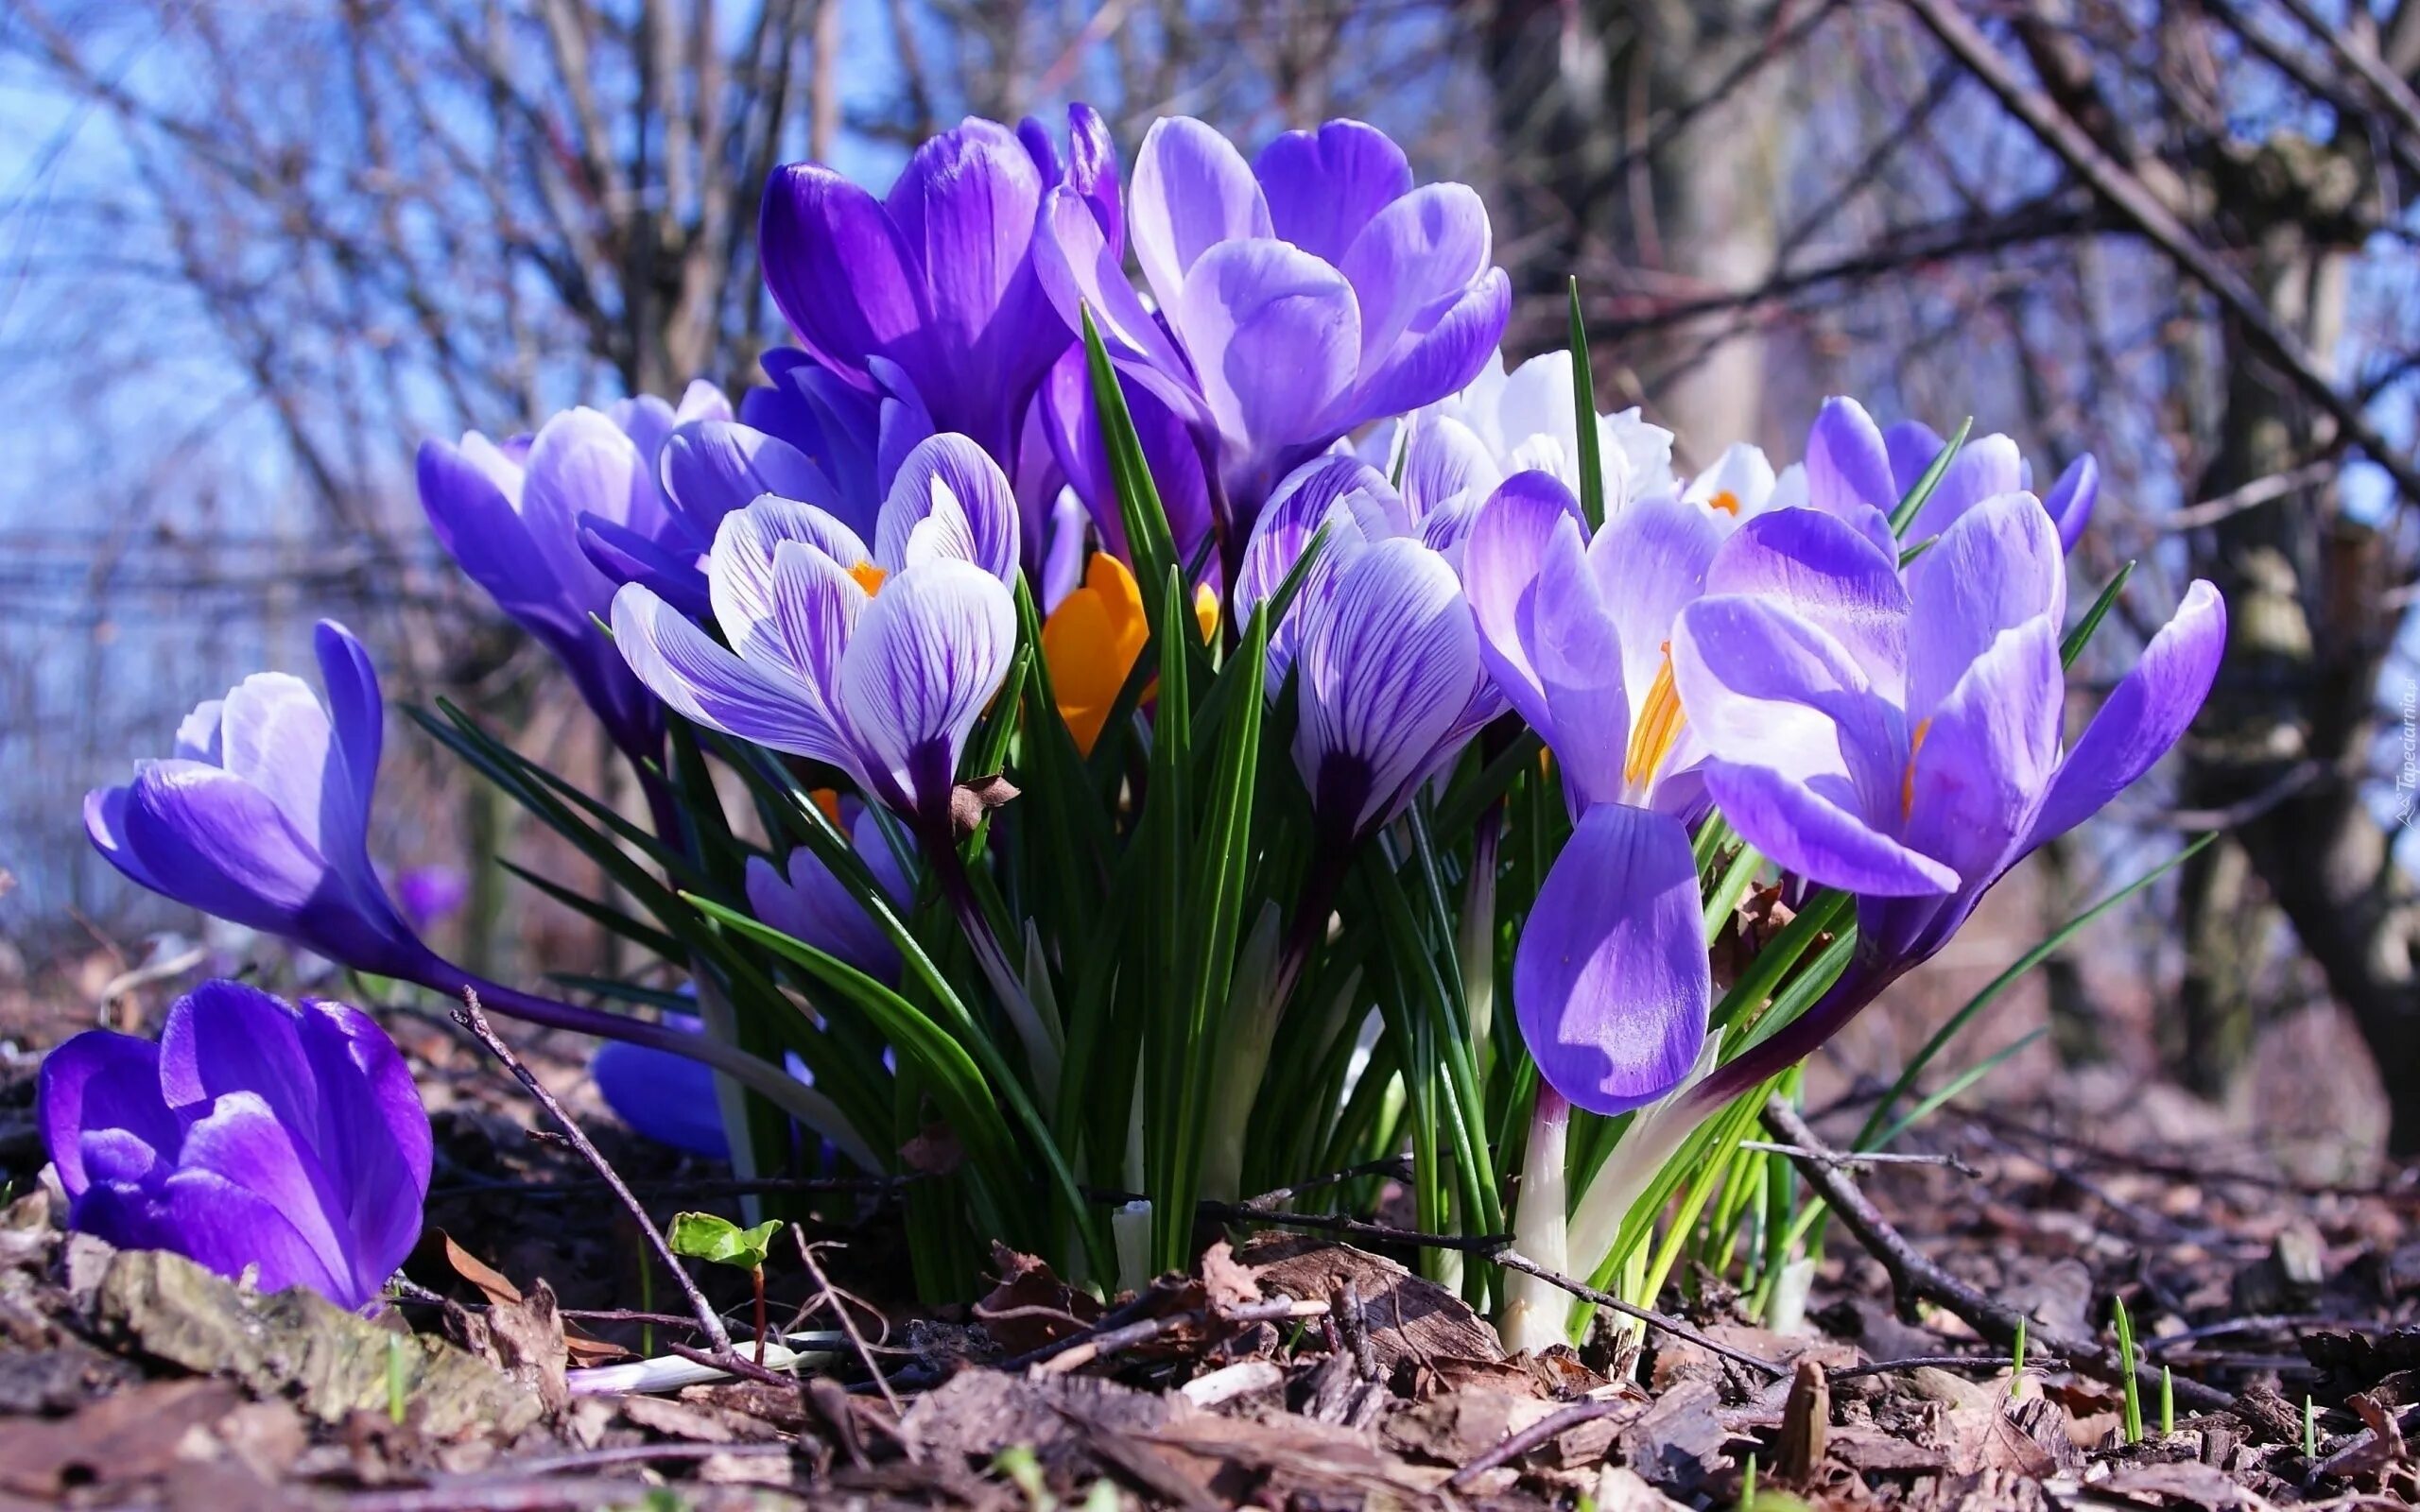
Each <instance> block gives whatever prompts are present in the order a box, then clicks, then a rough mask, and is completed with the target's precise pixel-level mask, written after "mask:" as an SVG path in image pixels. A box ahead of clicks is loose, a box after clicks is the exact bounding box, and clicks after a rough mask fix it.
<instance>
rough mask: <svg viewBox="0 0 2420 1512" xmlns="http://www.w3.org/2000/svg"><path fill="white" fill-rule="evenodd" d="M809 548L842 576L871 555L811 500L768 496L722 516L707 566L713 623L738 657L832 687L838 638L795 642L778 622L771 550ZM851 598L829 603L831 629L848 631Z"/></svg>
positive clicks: (859, 593) (860, 592) (860, 591)
mask: <svg viewBox="0 0 2420 1512" xmlns="http://www.w3.org/2000/svg"><path fill="white" fill-rule="evenodd" d="M786 543H787V544H791V545H801V546H811V547H813V548H814V550H815V552H816V554H817V555H818V556H820V557H821V558H824V559H825V560H827V561H829V562H830V563H831V564H832V565H833V568H834V570H835V571H838V572H839V573H842V574H843V575H845V574H847V573H849V572H851V571H853V570H855V569H858V568H861V567H863V566H864V565H865V564H866V563H867V561H868V560H869V558H868V557H867V554H866V548H865V545H864V543H863V542H862V541H858V540H857V538H856V535H855V534H854V533H852V532H851V531H850V530H849V528H848V527H847V526H846V525H843V524H841V523H840V522H839V521H838V520H837V519H834V518H833V517H832V516H831V515H829V514H826V513H825V512H824V511H822V510H821V509H819V508H817V507H814V506H813V505H811V504H799V503H796V502H795V501H792V500H788V499H777V498H774V497H773V496H771V495H770V494H768V495H767V496H765V497H764V498H762V499H759V500H757V501H756V502H755V503H754V504H752V505H750V506H749V507H747V508H745V509H742V510H740V511H738V512H737V513H735V514H731V515H727V516H725V517H724V519H723V523H722V528H721V529H720V530H719V531H717V533H716V536H715V550H714V558H713V562H712V564H711V566H710V568H709V570H708V578H709V582H710V588H709V596H710V597H711V598H712V600H713V603H714V611H715V622H716V623H717V625H719V626H721V627H722V634H723V639H724V640H725V641H727V642H729V643H730V644H731V647H732V649H733V650H735V651H736V652H737V653H738V654H739V656H740V659H741V660H742V661H760V660H761V661H767V662H771V663H773V664H775V665H778V666H785V667H787V668H788V669H789V670H790V671H791V673H792V674H793V675H795V676H798V677H801V678H804V679H806V681H807V682H809V683H810V684H812V685H813V686H815V687H817V688H828V687H830V686H831V668H832V665H833V664H834V661H835V659H837V658H838V655H839V644H838V642H837V641H829V640H822V639H818V640H813V641H807V642H796V641H792V640H791V639H789V637H788V636H787V634H786V632H785V628H784V626H783V623H782V607H781V604H780V602H779V600H780V592H779V589H778V587H777V585H776V584H775V581H774V573H773V562H774V558H775V555H776V554H777V553H778V552H779V551H780V549H781V547H782V546H783V545H784V544H786ZM852 587H853V588H855V590H856V596H855V598H854V599H851V598H850V597H849V596H848V595H845V594H844V595H842V602H840V603H838V604H833V605H827V606H825V608H826V609H827V610H828V611H829V613H828V615H827V616H826V619H827V622H828V623H829V624H830V625H831V626H832V627H833V630H834V633H843V634H844V633H845V632H846V629H847V627H849V626H851V625H854V624H856V607H857V605H858V604H860V603H861V602H862V601H863V599H864V597H865V592H866V591H865V589H864V588H863V587H858V586H856V583H855V581H854V579H853V580H852Z"/></svg>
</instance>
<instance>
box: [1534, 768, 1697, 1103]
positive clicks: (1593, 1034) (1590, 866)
mask: <svg viewBox="0 0 2420 1512" xmlns="http://www.w3.org/2000/svg"><path fill="white" fill-rule="evenodd" d="M1702 931H1703V924H1702V923H1701V920H1700V909H1699V903H1698V873H1697V866H1696V863H1695V862H1694V861H1692V860H1691V859H1690V855H1689V836H1688V832H1687V831H1685V830H1684V829H1682V828H1681V826H1680V824H1679V823H1678V822H1677V821H1676V820H1673V819H1670V818H1668V817H1666V816H1662V815H1657V814H1651V813H1649V812H1648V811H1646V810H1644V809H1634V808H1629V807H1626V806H1623V805H1621V804H1614V803H1607V804H1599V805H1598V806H1597V807H1595V808H1592V809H1590V810H1589V811H1588V812H1587V813H1586V814H1584V815H1582V816H1581V819H1580V823H1579V825H1578V827H1577V828H1575V829H1574V830H1573V831H1572V832H1571V838H1570V839H1569V840H1568V841H1566V842H1565V843H1564V848H1563V853H1562V854H1560V855H1559V856H1557V857H1556V858H1555V862H1554V866H1553V868H1552V869H1551V870H1549V871H1548V872H1547V879H1546V882H1545V884H1544V885H1542V886H1541V887H1540V888H1539V889H1538V901H1537V904H1536V906H1535V907H1533V908H1532V909H1531V910H1530V919H1529V922H1528V924H1527V925H1526V926H1525V927H1524V928H1523V929H1522V931H1521V942H1520V945H1519V946H1518V948H1517V949H1516V950H1515V952H1514V954H1513V1012H1514V1015H1515V1017H1516V1018H1517V1019H1518V1020H1519V1022H1520V1025H1521V1038H1522V1039H1523V1040H1525V1041H1527V1043H1528V1044H1529V1047H1530V1055H1531V1056H1532V1057H1534V1058H1535V1059H1536V1060H1537V1063H1538V1072H1539V1074H1541V1075H1542V1076H1544V1077H1545V1078H1546V1080H1547V1085H1549V1086H1551V1087H1552V1088H1554V1090H1555V1091H1558V1092H1561V1093H1562V1094H1563V1095H1564V1097H1566V1098H1568V1099H1570V1101H1571V1102H1572V1104H1573V1105H1574V1106H1576V1107H1580V1108H1587V1109H1589V1110H1590V1111H1591V1112H1596V1113H1602V1114H1615V1113H1624V1112H1628V1111H1629V1110H1631V1109H1632V1108H1639V1107H1643V1106H1645V1105H1646V1104H1648V1103H1651V1102H1654V1101H1655V1100H1656V1099H1657V1098H1660V1097H1662V1096H1663V1095H1665V1094H1666V1093H1667V1092H1668V1091H1671V1090H1672V1089H1673V1088H1674V1087H1675V1086H1677V1085H1679V1084H1680V1081H1681V1079H1682V1078H1683V1077H1684V1076H1685V1075H1687V1074H1688V1073H1689V1069H1690V1068H1691V1067H1692V1066H1693V1065H1695V1064H1696V1062H1697V1057H1698V1052H1699V1050H1700V1049H1701V1048H1702V1047H1703V1044H1704V1043H1705V1028H1706V1010H1707V1005H1708V1003H1709V1000H1710V999H1711V997H1712V995H1713V985H1712V983H1711V981H1710V980H1709V979H1708V976H1707V973H1706V956H1705V938H1704V936H1703V933H1702Z"/></svg>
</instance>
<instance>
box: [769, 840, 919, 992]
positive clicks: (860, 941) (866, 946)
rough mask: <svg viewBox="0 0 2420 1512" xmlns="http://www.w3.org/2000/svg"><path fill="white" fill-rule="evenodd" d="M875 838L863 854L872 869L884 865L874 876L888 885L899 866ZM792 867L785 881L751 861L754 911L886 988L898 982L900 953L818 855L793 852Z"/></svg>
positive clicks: (897, 891)
mask: <svg viewBox="0 0 2420 1512" xmlns="http://www.w3.org/2000/svg"><path fill="white" fill-rule="evenodd" d="M873 838H874V844H873V847H872V849H868V848H867V847H866V846H865V845H864V843H863V842H862V841H860V842H859V845H858V851H859V854H860V855H862V856H863V857H864V858H865V860H866V862H867V863H868V865H869V866H871V865H873V863H875V862H877V861H879V862H881V863H883V865H882V867H881V868H879V869H877V870H876V871H875V873H874V875H875V878H876V880H877V881H885V880H887V879H886V874H888V875H889V877H892V878H895V877H896V875H897V871H898V865H897V862H896V861H895V860H894V859H893V858H892V857H891V855H890V846H889V845H888V844H886V843H884V842H883V840H882V838H881V836H880V834H879V833H876V834H875V835H874V837H873ZM787 865H788V868H789V875H788V876H787V877H785V876H784V875H783V874H782V873H781V872H779V871H777V870H775V869H774V868H773V865H772V863H771V862H769V861H767V860H765V859H764V858H763V857H761V856H751V857H749V858H748V874H747V877H746V883H747V889H748V907H749V911H750V912H752V913H753V914H754V915H755V916H756V917H757V919H759V920H761V921H762V922H764V923H767V924H769V925H771V926H772V927H773V928H775V929H778V930H780V931H781V932H782V933H783V934H785V935H787V936H790V937H791V938H792V939H795V940H799V941H801V942H803V943H804V944H808V945H812V946H814V947H815V948H816V949H817V950H820V951H822V952H824V953H825V954H829V955H834V956H837V957H838V958H839V959H841V960H843V961H846V962H848V963H849V964H850V965H851V966H854V967H856V969H857V970H858V971H863V972H865V973H866V974H867V975H869V976H872V977H874V978H876V979H878V980H881V981H885V982H896V981H897V980H899V971H900V961H899V948H898V947H897V946H895V945H893V944H892V943H891V942H890V936H888V935H886V934H884V933H883V931H882V926H881V925H879V924H877V923H875V922H874V921H873V917H872V916H871V915H869V914H868V913H867V912H866V909H865V905H864V904H863V903H861V902H858V901H857V900H856V896H855V895H854V894H852V893H851V892H850V891H849V889H848V888H847V887H845V886H843V885H841V883H840V880H839V879H838V877H835V876H834V875H833V874H832V871H831V869H830V868H827V867H825V866H824V865H823V863H822V862H821V860H819V859H817V857H816V854H815V852H814V851H809V850H807V849H806V848H805V847H804V846H801V847H799V848H797V849H795V850H793V851H790V854H789V860H788V863H787ZM885 890H886V891H890V893H891V901H892V902H894V903H898V902H905V901H906V900H904V899H902V898H901V897H900V895H899V894H900V891H901V889H896V888H890V887H888V886H886V889H885Z"/></svg>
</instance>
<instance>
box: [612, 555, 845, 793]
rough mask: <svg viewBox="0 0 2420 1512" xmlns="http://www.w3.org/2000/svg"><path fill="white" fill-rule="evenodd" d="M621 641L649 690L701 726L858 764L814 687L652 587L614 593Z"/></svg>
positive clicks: (821, 758)
mask: <svg viewBox="0 0 2420 1512" xmlns="http://www.w3.org/2000/svg"><path fill="white" fill-rule="evenodd" d="M614 644H616V645H618V646H620V647H621V650H622V655H623V656H624V657H625V658H627V659H628V660H629V662H630V663H631V671H632V672H635V673H637V674H638V679H639V680H640V681H641V682H644V683H646V684H647V685H648V690H649V691H651V692H652V693H653V694H654V695H655V696H657V697H659V698H661V699H663V700H664V701H665V702H666V704H668V705H669V706H671V707H672V708H673V709H676V710H678V711H679V712H680V713H683V715H685V716H687V717H688V718H690V719H693V720H696V721H697V722H698V723H699V724H701V725H704V726H707V727H708V728H709V729H713V730H721V731H722V732H723V733H724V734H726V735H736V736H738V737H739V738H740V739H742V740H752V741H754V742H755V743H756V744H757V745H759V746H769V747H772V748H773V749H775V750H785V751H788V752H790V753H791V754H792V755H796V756H804V757H807V758H809V759H810V760H813V761H820V762H830V763H832V764H833V765H836V766H839V767H841V768H842V769H844V770H854V759H853V757H852V756H851V754H850V751H849V748H848V747H847V746H846V745H845V744H844V743H843V742H842V741H841V739H840V737H839V734H838V731H836V730H834V729H833V726H832V718H831V715H830V713H828V712H827V710H826V708H825V706H824V704H823V701H822V698H821V696H820V695H818V694H817V693H816V692H815V690H814V689H812V688H810V687H808V686H807V685H806V684H805V683H804V682H802V681H800V680H799V679H794V678H784V679H779V680H776V679H775V678H774V677H773V676H771V675H769V674H768V673H765V672H762V671H759V670H758V669H756V668H755V667H753V666H751V665H750V664H749V663H747V662H742V661H741V660H740V659H739V658H737V657H735V656H734V655H732V654H731V653H730V652H729V651H727V650H725V649H723V648H722V647H721V646H720V645H717V644H715V642H714V640H713V639H712V638H711V637H709V636H708V635H707V634H706V632H705V631H703V630H700V629H699V628H698V627H696V626H695V625H692V624H690V623H689V621H688V620H686V619H685V618H683V616H682V615H680V614H679V613H677V612H675V611H674V610H672V608H671V607H670V606H669V605H667V604H666V603H665V602H664V600H662V599H660V598H658V597H656V596H655V594H654V593H651V592H649V591H648V589H646V588H642V587H640V586H638V585H636V584H632V585H631V586H630V587H628V588H625V589H623V590H622V591H621V592H620V593H616V594H614Z"/></svg>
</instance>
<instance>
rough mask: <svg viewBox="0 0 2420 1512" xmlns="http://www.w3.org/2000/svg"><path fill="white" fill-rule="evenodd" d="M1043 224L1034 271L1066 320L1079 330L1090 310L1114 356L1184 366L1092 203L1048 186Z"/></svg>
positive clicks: (1155, 365)
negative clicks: (1130, 274)
mask: <svg viewBox="0 0 2420 1512" xmlns="http://www.w3.org/2000/svg"><path fill="white" fill-rule="evenodd" d="M1042 226H1043V234H1042V235H1040V236H1038V237H1036V238H1035V240H1034V272H1035V275H1036V276H1037V277H1038V278H1039V279H1040V280H1041V282H1042V287H1043V291H1044V292H1045V293H1046V294H1047V295H1048V296H1049V297H1050V301H1051V302H1052V303H1053V304H1055V305H1056V306H1058V309H1059V313H1060V315H1061V316H1062V317H1063V318H1064V319H1065V320H1066V321H1067V323H1068V325H1069V326H1070V327H1071V328H1072V329H1074V330H1076V331H1079V332H1080V331H1081V330H1082V329H1083V315H1084V313H1085V312H1086V311H1090V312H1091V314H1092V318H1093V325H1094V328H1095V329H1096V330H1098V332H1099V333H1100V338H1101V342H1102V344H1103V345H1104V346H1105V347H1107V348H1108V349H1109V351H1110V352H1111V353H1112V354H1113V355H1117V356H1125V357H1131V358H1133V359H1135V360H1136V361H1139V362H1142V363H1144V364H1146V365H1148V366H1149V367H1150V368H1151V369H1155V370H1157V371H1160V372H1163V373H1182V372H1184V371H1185V370H1186V369H1185V364H1184V358H1182V357H1180V356H1178V355H1177V352H1176V349H1175V348H1174V347H1172V346H1170V345H1169V344H1168V338H1167V333H1166V332H1164V331H1163V330H1161V328H1160V323H1159V321H1158V320H1157V319H1155V318H1153V317H1152V314H1151V311H1150V307H1149V306H1147V305H1146V304H1144V302H1143V299H1142V296H1141V295H1139V294H1137V293H1136V292H1135V290H1134V285H1133V284H1132V283H1130V282H1128V280H1127V277H1126V267H1125V259H1124V256H1123V255H1122V253H1121V252H1120V250H1119V249H1118V248H1117V247H1116V246H1115V245H1114V244H1113V243H1111V242H1110V241H1109V239H1108V238H1107V237H1106V236H1105V235H1104V234H1103V232H1102V231H1101V223H1100V221H1099V220H1098V218H1097V217H1096V216H1095V215H1094V214H1093V209H1092V206H1091V205H1090V204H1088V203H1087V202H1085V200H1084V199H1083V198H1080V196H1077V195H1075V194H1072V193H1070V192H1069V191H1068V189H1066V188H1065V187H1061V188H1057V189H1053V190H1051V191H1050V193H1049V194H1047V195H1046V196H1045V197H1044V198H1043V206H1042ZM1079 350H1080V346H1079Z"/></svg>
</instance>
